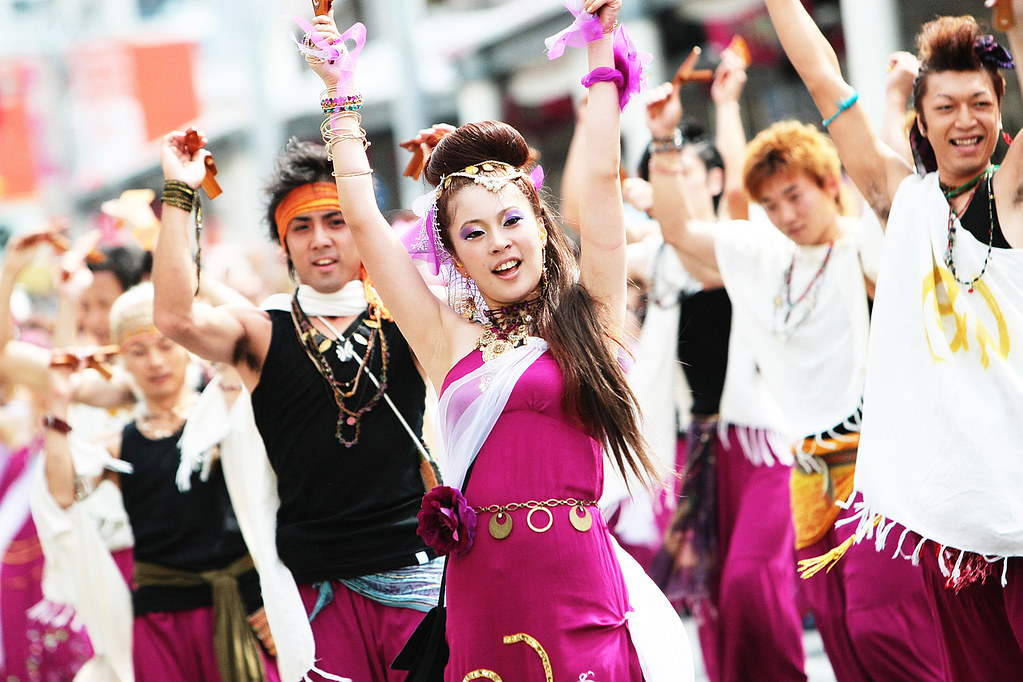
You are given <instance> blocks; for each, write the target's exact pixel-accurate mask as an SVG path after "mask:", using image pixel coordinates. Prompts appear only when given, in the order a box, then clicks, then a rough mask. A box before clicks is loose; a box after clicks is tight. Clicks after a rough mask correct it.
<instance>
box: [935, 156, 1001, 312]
mask: <svg viewBox="0 0 1023 682" xmlns="http://www.w3.org/2000/svg"><path fill="white" fill-rule="evenodd" d="M997 168H998V166H988V167H987V168H986V169H984V172H983V173H981V174H979V175H978V176H977V177H975V178H973V179H971V180H969V181H967V182H965V183H963V184H962V185H959V186H958V187H952V188H948V187H945V186H944V185H940V183H939V186H940V187H941V193H942V194H944V195H945V200H946V201H948V247H947V248H946V249H945V267H947V268H948V271H949V272H951V273H952V277H953V278H954V279H955V281H956V282H958V283H959V284H960V285H962V286H964V287H966V288H967V289H966V291H967V293H971V294H972V293H973V285H974V284H976V283H977V280H979V279H980V278H981V277H983V276H984V273H985V272H986V271H987V265H988V262H989V261H990V260H991V251H992V248H993V247H994V244H995V211H994V203H995V192H994V183H993V181H992V176H993V175H994V172H995V170H996V169H997ZM984 178H987V215H988V231H987V253H986V254H985V255H984V264H983V265H982V266H981V268H980V272H978V273H977V276H976V277H974V278H973V279H971V280H969V281H966V280H961V279H959V275H958V274H957V273H956V264H955V259H954V258H953V256H952V249H953V248H954V247H955V243H956V221H959V220H960V216H959V214H958V213H956V210H955V208H954V207H953V206H952V199H954V198H956V197H957V196H959V195H961V194H965V193H966V192H968V191H971V190H972V191H973V192H976V189H977V185H978V184H980V181H981V180H983V179H984ZM972 201H973V195H972V194H971V195H970V198H969V199H968V200H967V202H966V206H967V207H968V206H969V205H970V203H971V202H972ZM963 212H964V213H965V212H966V207H964V208H963ZM961 224H962V222H960V225H961Z"/></svg>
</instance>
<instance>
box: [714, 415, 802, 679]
mask: <svg viewBox="0 0 1023 682" xmlns="http://www.w3.org/2000/svg"><path fill="white" fill-rule="evenodd" d="M714 428H715V430H716V427H714ZM716 441H717V442H716V445H715V446H714V447H715V450H714V457H715V460H716V469H717V470H716V475H717V494H718V501H717V503H718V537H719V540H718V542H719V547H718V551H719V556H720V557H721V558H722V561H721V575H720V589H719V590H717V594H716V595H715V596H714V598H712V600H711V601H710V602H709V603H708V602H702V603H701V604H700V605H699V607H698V608H697V610H696V613H695V615H696V618H697V621H698V623H699V636H700V648H701V650H702V652H703V660H704V666H705V667H706V669H707V676H708V677H709V678H710V680H712V682H733V681H737V680H753V679H759V680H772V681H774V682H784V681H785V680H806V675H805V673H804V672H803V660H804V657H803V630H802V624H801V620H800V617H799V612H798V609H797V607H796V599H795V582H796V566H795V552H794V550H793V545H794V530H793V527H792V509H791V505H790V503H789V476H790V473H791V468H790V467H788V466H785V465H783V464H779V463H777V462H775V463H774V464H773V465H770V466H768V465H766V464H762V465H755V464H753V463H752V462H750V460H749V459H747V457H746V455H745V454H744V453H743V450H742V447H741V446H740V444H739V438H738V436H737V431H736V427H734V426H729V427H728V431H727V437H726V438H723V439H722V438H717V439H716ZM765 447H766V445H765ZM773 460H774V458H773V456H769V457H768V461H773Z"/></svg>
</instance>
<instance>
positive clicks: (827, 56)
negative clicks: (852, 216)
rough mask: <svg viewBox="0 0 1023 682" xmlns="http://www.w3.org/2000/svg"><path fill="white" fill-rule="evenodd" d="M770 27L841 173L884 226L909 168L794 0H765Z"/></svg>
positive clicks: (822, 36)
mask: <svg viewBox="0 0 1023 682" xmlns="http://www.w3.org/2000/svg"><path fill="white" fill-rule="evenodd" d="M767 10H768V12H769V13H770V15H771V22H772V23H773V24H774V30H775V31H776V32H777V34H778V38H779V39H780V40H781V44H782V47H783V48H784V49H785V54H786V55H788V58H789V61H791V62H792V66H793V67H795V69H796V71H797V72H798V73H799V77H800V78H802V79H803V83H804V84H805V85H806V88H807V90H809V91H810V95H811V96H812V97H813V100H814V102H815V103H816V104H817V109H818V110H819V111H820V113H821V116H822V117H823V118H824V121H825V122H826V123H827V125H825V126H824V127H825V128H827V132H828V133H830V135H831V139H832V140H834V142H835V147H836V148H837V149H838V155H839V157H840V158H841V159H842V164H843V166H845V170H846V172H847V173H848V174H849V177H850V178H852V181H853V183H855V185H856V186H857V187H858V188H859V190H860V193H861V194H862V195H863V197H864V198H865V199H866V200H867V203H868V204H870V207H871V208H872V209H873V210H874V213H876V214H877V216H878V218H880V219H881V224H882V225H884V224H885V223H886V222H887V220H888V212H889V211H890V210H891V205H892V200H893V199H894V197H895V192H896V190H898V188H899V185H900V184H901V182H902V180H903V179H905V177H906V176H907V175H910V174H911V173H913V168H912V167H911V166H910V165H909V164H908V163H907V162H906V160H905V159H903V158H902V157H901V156H900V155H899V154H898V153H897V152H895V151H894V150H892V149H891V148H890V147H888V146H887V145H886V144H884V143H883V142H881V140H880V139H879V138H878V136H877V134H876V133H875V132H874V130H873V128H872V126H871V125H870V120H869V119H868V118H867V113H866V111H865V109H864V107H862V106H861V105H860V104H859V103H858V102H857V101H856V100H857V99H858V95H857V94H856V93H855V91H854V90H853V89H852V86H850V85H849V84H848V83H846V82H845V79H844V78H843V77H842V72H841V69H840V68H839V65H838V58H837V56H836V55H835V50H834V49H833V48H832V47H831V45H830V44H829V43H828V41H827V39H826V38H825V37H824V34H823V33H821V31H820V29H819V28H817V25H816V24H814V22H813V19H812V18H811V17H810V15H809V14H807V12H806V9H805V8H804V7H803V4H802V3H801V2H800V0H767Z"/></svg>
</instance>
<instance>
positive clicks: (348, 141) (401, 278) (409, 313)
mask: <svg viewBox="0 0 1023 682" xmlns="http://www.w3.org/2000/svg"><path fill="white" fill-rule="evenodd" d="M313 27H314V29H315V31H316V33H317V34H318V36H319V38H318V39H322V40H326V41H327V42H329V43H330V44H332V45H340V35H339V33H338V30H337V26H336V25H335V24H334V19H333V17H332V16H331V15H321V16H318V17H316V18H315V19H314V21H313ZM346 56H347V55H346ZM346 56H343V57H342V58H341V59H338V60H335V63H331V62H328V61H322V60H318V59H314V58H309V59H308V61H309V64H310V66H311V67H312V69H313V70H314V71H315V72H316V74H317V75H318V76H320V78H321V79H322V80H323V82H324V84H325V85H326V87H327V92H326V96H327V97H329V98H336V97H347V96H348V95H350V94H352V91H351V90H344V91H339V88H338V83H339V80H340V81H341V82H344V81H343V80H341V79H342V78H343V76H344V74H343V72H342V71H341V67H342V65H343V64H345V63H346V62H347V61H348V60H347V59H346ZM359 123H360V119H359V117H358V116H357V115H356V114H355V112H342V113H334V114H329V123H328V124H327V126H326V127H327V132H326V136H327V142H328V149H329V151H330V154H331V156H332V157H333V161H334V177H335V178H337V188H338V199H339V200H340V202H341V213H342V215H343V216H344V218H345V222H346V223H347V225H348V228H349V229H350V230H351V232H352V237H353V239H354V240H355V245H356V248H357V249H358V251H359V257H360V258H361V259H362V263H363V265H364V266H365V267H366V271H367V272H368V273H369V276H370V278H371V279H372V280H373V284H374V286H375V287H376V289H377V292H378V293H379V294H380V298H381V299H382V300H383V302H384V304H385V305H386V306H387V309H388V310H389V311H390V312H391V315H393V316H394V320H395V322H397V323H398V326H399V327H400V328H401V332H402V334H403V335H404V336H405V338H406V339H407V340H408V342H409V344H410V346H411V347H412V350H413V351H414V352H415V355H416V357H417V359H418V360H419V361H420V362H421V363H422V365H423V367H425V369H426V371H427V373H428V375H429V376H430V378H431V380H432V381H433V383H434V385H436V386H440V385H441V382H442V381H443V378H444V376H445V375H446V374H447V371H448V370H449V369H450V368H451V366H452V365H453V364H454V362H455V360H456V359H457V358H459V357H461V355H463V354H464V353H466V352H468V351H469V350H470V349H471V348H472V345H473V344H474V343H475V341H476V337H477V336H478V335H479V330H478V328H474V327H475V325H471V324H469V323H468V322H467V321H465V320H463V319H462V318H460V317H458V315H456V314H455V313H454V311H453V310H451V309H450V308H448V307H447V306H446V305H445V304H444V303H443V302H441V301H440V300H439V299H438V298H437V297H436V296H434V295H433V293H432V292H431V291H430V289H429V288H428V287H427V285H426V283H425V282H424V281H423V278H422V276H421V275H420V273H419V270H418V269H417V268H416V267H415V265H414V264H413V262H412V259H411V258H410V257H409V255H408V254H407V253H406V251H405V248H404V246H402V243H401V240H400V239H399V238H398V235H396V234H395V232H394V230H392V229H391V226H390V225H389V224H388V223H387V220H386V219H385V218H384V216H383V215H382V214H381V213H380V208H379V207H378V206H377V201H376V195H375V193H374V191H373V175H372V173H373V169H372V168H371V167H370V164H369V158H368V157H367V155H366V147H367V146H368V143H367V141H366V132H365V131H364V130H362V128H360V127H359ZM452 337H454V338H455V339H456V340H455V342H454V343H451V339H452Z"/></svg>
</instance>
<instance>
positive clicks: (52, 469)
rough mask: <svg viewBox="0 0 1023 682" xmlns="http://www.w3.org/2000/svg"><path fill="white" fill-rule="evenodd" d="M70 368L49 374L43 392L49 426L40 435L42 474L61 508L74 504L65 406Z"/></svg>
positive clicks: (55, 370) (68, 391) (73, 471)
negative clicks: (44, 392)
mask: <svg viewBox="0 0 1023 682" xmlns="http://www.w3.org/2000/svg"><path fill="white" fill-rule="evenodd" d="M72 371H73V368H59V369H54V370H53V371H52V372H51V373H50V379H51V381H50V387H49V390H48V391H47V392H46V406H45V407H46V415H47V416H46V418H47V419H48V420H50V421H49V426H48V427H47V428H46V429H45V433H44V434H43V437H44V440H43V453H44V457H45V463H44V465H43V474H44V475H45V476H46V485H47V487H48V488H49V489H50V494H51V495H52V496H53V499H54V500H56V502H57V504H59V505H60V506H61V507H63V508H65V509H66V508H67V507H70V506H71V505H72V504H73V503H74V501H75V466H74V463H73V461H72V460H71V447H70V445H69V444H68V436H69V431H70V429H69V427H68V426H67V418H68V404H69V402H70V399H71V382H70V377H71V372H72Z"/></svg>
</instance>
